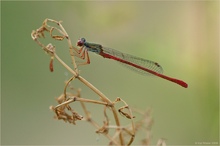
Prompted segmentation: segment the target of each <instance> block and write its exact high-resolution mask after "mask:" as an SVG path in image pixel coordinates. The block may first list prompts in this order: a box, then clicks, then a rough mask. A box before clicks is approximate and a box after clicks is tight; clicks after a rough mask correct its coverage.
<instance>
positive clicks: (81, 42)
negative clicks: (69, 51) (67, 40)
mask: <svg viewBox="0 0 220 146" xmlns="http://www.w3.org/2000/svg"><path fill="white" fill-rule="evenodd" d="M85 42H86V39H84V38H80V39H79V40H78V42H77V43H76V45H77V46H80V47H81V46H83V45H84V43H85Z"/></svg>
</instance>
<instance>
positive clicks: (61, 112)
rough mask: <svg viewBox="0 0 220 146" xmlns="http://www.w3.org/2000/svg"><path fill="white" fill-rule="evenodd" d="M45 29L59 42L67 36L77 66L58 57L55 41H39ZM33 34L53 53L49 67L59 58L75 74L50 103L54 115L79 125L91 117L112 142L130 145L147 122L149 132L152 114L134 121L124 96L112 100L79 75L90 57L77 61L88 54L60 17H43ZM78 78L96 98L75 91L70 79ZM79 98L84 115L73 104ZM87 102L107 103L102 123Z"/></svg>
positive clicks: (146, 142)
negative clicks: (79, 70)
mask: <svg viewBox="0 0 220 146" xmlns="http://www.w3.org/2000/svg"><path fill="white" fill-rule="evenodd" d="M48 23H50V24H51V25H53V26H50V25H49V24H48ZM55 31H56V32H55ZM46 33H49V36H50V37H51V38H52V39H54V40H57V41H60V42H62V41H64V40H67V43H68V46H69V53H70V57H71V61H72V64H73V68H74V69H72V68H71V67H69V66H68V65H67V64H66V63H65V62H63V60H62V59H61V58H59V56H58V55H57V54H56V49H55V46H54V45H52V44H51V43H48V44H47V45H44V44H42V43H41V42H40V40H39V39H40V38H41V39H42V38H46ZM55 33H56V35H55ZM31 37H32V39H33V40H34V41H35V42H36V43H37V44H38V45H39V46H40V47H42V49H43V50H44V51H45V52H46V53H47V54H49V55H50V57H51V60H50V64H49V68H50V71H51V72H52V71H53V70H54V69H53V60H54V59H57V60H58V61H59V62H60V63H61V64H62V65H63V66H64V67H65V68H66V69H67V70H68V71H69V72H70V73H71V74H72V77H71V78H70V79H69V80H68V81H66V82H65V86H64V89H63V93H62V94H61V95H60V96H59V97H58V98H57V99H56V100H57V102H58V105H56V106H50V109H51V110H52V111H54V113H55V116H54V118H55V119H58V120H63V121H64V122H68V123H71V124H74V125H76V121H82V120H83V121H88V122H89V123H90V124H91V125H93V126H94V127H95V128H96V133H98V134H102V135H104V136H105V137H106V138H107V139H109V145H131V144H132V142H133V141H134V137H135V133H136V132H137V131H138V130H139V129H140V127H143V126H144V125H147V127H148V128H147V132H150V130H151V126H152V123H151V120H149V119H148V120H146V119H147V118H149V117H150V116H149V115H145V116H144V118H143V119H142V120H140V121H139V122H137V123H135V122H134V120H133V119H134V118H135V116H133V113H132V110H131V108H130V107H129V105H128V104H127V103H126V102H125V101H124V100H122V99H121V98H116V100H115V101H111V100H110V99H109V98H107V96H105V95H104V94H103V93H102V92H101V91H99V90H98V89H97V88H96V87H94V86H93V85H92V84H91V83H89V82H88V81H87V80H86V79H84V78H83V77H82V76H80V75H79V72H78V66H79V65H83V64H88V63H89V62H88V61H89V58H87V60H88V61H87V62H85V63H81V64H77V63H76V61H75V57H78V58H81V59H83V60H85V54H80V53H81V51H80V50H78V49H77V48H76V47H74V46H73V45H72V43H71V40H70V38H69V35H68V34H67V32H66V31H65V29H64V27H63V26H62V24H61V21H56V20H52V19H45V20H44V21H43V24H42V26H40V27H39V28H38V29H36V30H33V31H32V33H31ZM62 49H63V48H62ZM63 50H64V49H63ZM86 56H88V55H86ZM76 79H77V80H79V81H81V82H82V83H83V84H85V85H86V86H87V87H88V88H89V89H91V90H92V91H93V92H94V93H96V94H97V97H98V98H97V100H92V99H89V98H82V97H81V94H80V93H81V92H80V91H81V90H77V92H76V93H73V92H72V90H71V89H72V87H70V83H71V82H72V81H74V80H76ZM67 91H68V92H67ZM69 91H70V92H69ZM76 102H79V103H80V105H81V107H82V109H83V112H84V113H83V115H84V116H82V115H81V114H79V113H78V112H77V111H75V110H73V108H72V107H73V106H72V105H74V104H75V103H76ZM118 102H121V103H123V106H121V107H119V108H118V109H117V108H116V105H117V103H118ZM85 103H90V104H93V105H94V106H95V107H96V106H103V107H104V110H103V111H104V114H103V115H104V116H103V118H104V121H103V125H99V124H98V122H96V121H95V120H97V119H95V120H94V119H93V118H92V114H91V113H90V112H89V110H88V109H87V106H86V105H85ZM70 104H71V105H70ZM107 110H109V111H110V112H111V113H112V114H113V117H114V118H113V119H110V118H109V116H108V114H107V112H106V111H107ZM125 110H126V111H125ZM118 113H119V114H121V115H122V117H121V118H126V120H127V121H128V122H129V123H130V124H128V125H127V126H122V125H121V122H120V117H119V114H118ZM110 120H114V122H115V125H110ZM111 129H113V130H114V131H115V132H114V134H113V135H111V134H110V132H109V131H110V130H111ZM148 134H149V133H148ZM149 141H150V140H149V136H147V138H146V140H145V142H143V144H146V145H149V144H150V143H149ZM164 143H165V142H164V141H160V142H159V141H158V144H160V145H161V144H162V145H164Z"/></svg>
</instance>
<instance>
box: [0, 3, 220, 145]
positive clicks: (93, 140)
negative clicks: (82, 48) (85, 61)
mask: <svg viewBox="0 0 220 146" xmlns="http://www.w3.org/2000/svg"><path fill="white" fill-rule="evenodd" d="M45 18H51V19H55V20H62V21H63V26H64V27H65V29H66V31H67V32H68V33H69V36H70V38H71V40H72V42H73V44H75V42H76V41H77V39H78V38H80V37H85V38H87V40H88V41H90V42H96V43H100V44H102V45H104V46H108V47H111V48H115V49H118V50H120V51H122V52H126V53H129V54H133V55H135V56H139V57H142V58H146V59H149V60H154V61H157V62H159V63H160V64H161V65H162V66H163V68H164V70H165V72H164V74H166V75H169V76H171V77H176V78H179V79H182V80H184V81H186V82H187V83H188V84H189V87H188V88H187V89H185V88H182V87H180V86H178V85H176V84H173V83H171V82H168V81H166V80H163V79H160V78H157V77H152V76H141V75H139V74H136V73H134V72H132V71H130V70H127V69H126V68H123V67H121V66H120V65H118V63H116V62H114V61H112V60H108V59H103V58H102V57H100V56H98V55H96V54H92V53H90V59H91V64H90V65H87V66H83V67H80V70H81V75H82V76H83V77H84V78H86V79H87V80H88V81H90V82H91V83H92V84H93V85H95V86H96V87H97V88H98V89H100V90H101V91H102V92H103V93H104V94H106V95H107V96H108V97H109V98H110V99H111V100H114V99H115V98H116V97H121V98H123V99H124V100H125V101H126V102H127V103H128V104H129V105H131V106H134V107H138V108H140V109H147V108H151V109H152V111H153V113H152V116H153V118H154V125H153V127H152V141H151V144H156V143H157V140H158V139H159V138H165V139H166V143H167V144H168V145H194V144H196V142H202V143H203V142H205V143H210V144H213V143H214V144H216V143H218V141H219V91H218V90H219V84H218V81H219V58H218V55H219V2H218V1H207V2H206V1H203V2H202V1H182V2H174V1H171V2H168V1H164V2H160V1H155V2H151V1H142V2H100V1H99V2H86V1H85V2H2V3H1V26H2V27H1V38H2V40H1V42H2V45H1V69H2V70H1V85H2V88H1V91H2V93H1V143H2V144H3V145H13V144H14V145H15V144H16V145H31V144H32V145H33V144H38V145H54V144H58V145H64V144H71V145H89V144H93V145H106V144H107V140H106V138H105V137H103V136H99V135H97V134H95V128H94V127H92V126H91V125H90V124H88V123H87V122H77V125H75V126H74V125H70V124H67V123H64V122H62V121H57V120H54V119H53V115H54V114H53V113H52V112H51V111H50V110H49V106H50V105H56V102H55V100H54V98H55V97H57V96H59V95H60V94H61V93H62V91H63V86H64V80H66V79H68V78H69V77H70V76H71V75H70V74H69V73H68V72H67V71H66V70H65V69H64V68H63V67H62V66H61V65H60V64H59V63H58V62H57V61H55V71H54V72H53V73H51V72H49V69H48V65H49V60H50V58H49V56H48V55H46V54H45V53H44V52H43V51H42V50H41V48H40V47H39V46H38V45H37V44H36V43H35V42H34V41H32V39H31V37H30V33H31V31H32V30H34V29H37V28H39V26H40V25H41V24H42V22H43V20H44V19H45ZM59 46H62V50H61V49H59V50H57V51H58V53H60V55H61V57H63V58H64V60H65V61H66V62H67V63H68V64H70V58H69V55H68V48H67V44H66V43H61V44H59ZM73 85H74V86H75V87H76V88H81V89H82V95H83V97H86V98H91V99H97V98H98V97H97V96H96V95H95V94H92V92H91V91H90V90H89V89H88V88H86V87H85V86H84V85H82V84H81V83H79V82H74V83H73ZM89 107H90V108H91V110H94V111H95V112H96V113H95V114H100V115H102V113H99V112H100V110H96V109H95V108H96V107H97V106H94V105H89ZM75 109H76V110H78V111H80V106H79V105H76V106H75ZM102 120H103V119H102V118H101V119H99V121H100V123H102ZM112 122H113V121H112ZM113 124H114V123H113ZM140 138H141V135H137V136H136V139H135V141H134V144H140V141H139V139H140Z"/></svg>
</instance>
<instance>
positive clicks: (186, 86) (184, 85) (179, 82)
mask: <svg viewBox="0 0 220 146" xmlns="http://www.w3.org/2000/svg"><path fill="white" fill-rule="evenodd" d="M177 84H179V85H180V86H182V87H184V88H188V84H187V83H186V82H184V81H181V80H179V81H178V82H177Z"/></svg>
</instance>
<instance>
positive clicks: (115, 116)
mask: <svg viewBox="0 0 220 146" xmlns="http://www.w3.org/2000/svg"><path fill="white" fill-rule="evenodd" d="M54 57H55V58H56V59H57V60H58V61H59V62H60V63H61V64H62V65H63V66H64V67H65V68H66V69H67V70H68V71H69V72H71V73H72V74H73V75H74V76H75V78H77V79H78V80H80V81H81V82H82V83H84V84H85V85H86V86H87V87H89V88H90V89H92V90H93V91H94V92H95V93H96V94H98V95H99V96H100V97H101V98H102V100H103V101H105V102H107V104H108V106H110V107H111V109H112V112H113V115H114V118H115V123H116V125H117V126H118V127H120V121H119V118H118V114H117V110H116V109H115V107H114V106H113V103H112V102H111V101H110V100H109V99H108V98H107V97H106V96H105V95H104V94H103V93H102V92H101V91H99V90H98V89H97V88H96V87H95V86H93V85H92V84H91V83H89V82H88V81H87V80H86V79H84V78H83V77H81V76H79V75H78V74H77V73H76V72H75V71H73V70H72V69H71V68H70V67H69V66H68V65H67V64H66V63H65V62H63V60H61V59H60V57H59V56H58V55H57V54H56V53H54ZM119 137H120V141H121V144H122V145H123V143H124V142H123V141H124V140H123V137H122V135H121V133H120V134H119Z"/></svg>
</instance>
